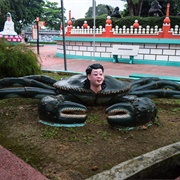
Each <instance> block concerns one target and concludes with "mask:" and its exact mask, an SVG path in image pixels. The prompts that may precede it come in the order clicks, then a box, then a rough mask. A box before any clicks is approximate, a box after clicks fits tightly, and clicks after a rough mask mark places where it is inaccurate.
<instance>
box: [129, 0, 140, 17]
mask: <svg viewBox="0 0 180 180" xmlns="http://www.w3.org/2000/svg"><path fill="white" fill-rule="evenodd" d="M127 4H128V9H129V14H130V16H140V15H141V9H142V4H143V0H139V2H138V3H136V4H135V3H133V0H127Z"/></svg>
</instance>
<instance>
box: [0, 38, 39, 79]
mask: <svg viewBox="0 0 180 180" xmlns="http://www.w3.org/2000/svg"><path fill="white" fill-rule="evenodd" d="M40 73H41V66H40V64H39V62H38V58H37V56H36V54H35V53H34V52H33V51H32V50H31V49H30V48H28V47H27V46H25V45H24V44H13V43H10V42H7V41H5V40H4V39H1V40H0V77H1V78H2V77H18V76H26V75H33V74H40Z"/></svg>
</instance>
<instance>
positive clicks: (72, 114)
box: [0, 75, 180, 127]
mask: <svg viewBox="0 0 180 180" xmlns="http://www.w3.org/2000/svg"><path fill="white" fill-rule="evenodd" d="M85 79H86V75H74V76H71V77H70V78H65V79H62V80H60V81H56V80H54V79H52V78H50V77H48V76H43V75H33V76H25V77H18V78H3V79H1V80H0V99H4V98H14V97H16V98H17V97H23V98H38V99H40V101H39V105H38V113H39V119H40V120H39V121H40V122H41V123H44V124H48V125H52V126H67V127H73V126H83V125H84V124H85V120H86V118H87V107H89V106H92V105H93V106H97V105H101V106H105V107H107V109H106V114H107V121H108V123H109V124H110V125H111V126H124V127H129V126H139V125H143V124H146V123H148V122H149V121H151V120H152V121H153V120H155V118H156V115H157V109H156V107H155V104H154V103H153V102H152V101H151V99H150V98H163V97H166V98H180V84H179V83H176V82H173V81H168V80H162V79H159V78H156V77H153V78H141V79H139V80H134V81H132V82H125V81H120V80H117V79H115V78H113V77H111V76H105V82H106V85H107V87H106V88H105V89H103V90H102V91H100V92H98V93H97V94H96V93H94V92H93V91H91V90H90V89H84V88H83V83H84V81H85Z"/></svg>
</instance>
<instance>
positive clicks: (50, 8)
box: [41, 1, 61, 30]
mask: <svg viewBox="0 0 180 180" xmlns="http://www.w3.org/2000/svg"><path fill="white" fill-rule="evenodd" d="M57 5H58V3H56V2H49V1H47V2H46V4H45V5H44V7H43V13H42V16H41V17H42V20H44V21H45V22H46V27H48V28H49V29H51V30H52V29H55V30H59V29H60V22H61V8H59V7H57Z"/></svg>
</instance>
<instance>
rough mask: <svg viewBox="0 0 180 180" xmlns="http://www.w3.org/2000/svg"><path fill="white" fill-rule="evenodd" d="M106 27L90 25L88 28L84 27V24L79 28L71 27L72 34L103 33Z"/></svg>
mask: <svg viewBox="0 0 180 180" xmlns="http://www.w3.org/2000/svg"><path fill="white" fill-rule="evenodd" d="M104 31H105V29H104V28H103V27H102V26H99V28H90V27H89V26H88V27H87V29H84V28H83V26H82V27H81V28H80V27H79V26H78V27H77V28H75V27H73V28H72V29H71V34H94V32H95V34H102V32H104Z"/></svg>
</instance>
